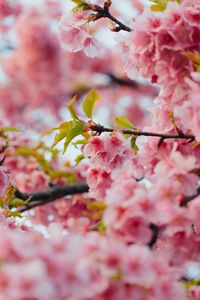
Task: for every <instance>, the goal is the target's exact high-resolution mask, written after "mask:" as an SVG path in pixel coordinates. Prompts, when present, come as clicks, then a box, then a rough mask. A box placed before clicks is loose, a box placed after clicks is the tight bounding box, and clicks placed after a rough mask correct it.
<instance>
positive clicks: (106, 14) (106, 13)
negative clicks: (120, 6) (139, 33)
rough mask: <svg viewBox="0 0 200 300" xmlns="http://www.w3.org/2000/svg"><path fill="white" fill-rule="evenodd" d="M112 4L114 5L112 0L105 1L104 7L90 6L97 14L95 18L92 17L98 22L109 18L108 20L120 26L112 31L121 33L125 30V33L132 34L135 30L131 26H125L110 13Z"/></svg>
mask: <svg viewBox="0 0 200 300" xmlns="http://www.w3.org/2000/svg"><path fill="white" fill-rule="evenodd" d="M111 4H112V2H111V1H110V0H107V1H105V3H104V6H103V7H101V6H99V5H92V4H90V8H91V10H92V11H94V12H96V13H97V14H95V15H94V16H92V20H93V21H96V20H99V19H101V18H107V19H109V20H111V21H112V22H114V23H115V24H117V25H118V26H117V27H115V28H112V31H115V32H119V31H121V30H124V31H127V32H131V31H132V30H133V29H132V28H130V27H129V26H127V25H125V24H123V23H122V22H121V21H119V20H118V19H116V18H115V17H114V16H113V15H112V14H111V13H110V10H109V8H110V6H111Z"/></svg>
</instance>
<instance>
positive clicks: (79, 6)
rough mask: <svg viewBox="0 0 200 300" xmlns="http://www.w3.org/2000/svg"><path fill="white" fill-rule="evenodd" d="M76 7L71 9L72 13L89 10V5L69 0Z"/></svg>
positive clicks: (81, 0) (78, 0)
mask: <svg viewBox="0 0 200 300" xmlns="http://www.w3.org/2000/svg"><path fill="white" fill-rule="evenodd" d="M71 1H72V2H73V3H74V4H76V6H75V7H74V8H73V11H74V12H76V11H77V10H79V9H80V10H90V5H89V4H88V3H87V2H85V1H83V0H71Z"/></svg>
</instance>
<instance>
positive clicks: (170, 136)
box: [89, 122, 195, 142]
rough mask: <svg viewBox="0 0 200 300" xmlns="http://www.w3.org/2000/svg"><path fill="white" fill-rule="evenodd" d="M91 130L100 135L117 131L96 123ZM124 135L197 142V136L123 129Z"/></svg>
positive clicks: (91, 124) (92, 123) (91, 126)
mask: <svg viewBox="0 0 200 300" xmlns="http://www.w3.org/2000/svg"><path fill="white" fill-rule="evenodd" d="M89 129H90V130H92V131H94V132H97V133H99V134H101V133H103V132H114V131H115V129H113V128H107V127H104V126H102V125H100V124H95V123H94V122H90V126H89ZM120 131H121V132H122V133H124V134H130V135H135V136H149V137H159V138H160V139H162V142H163V141H164V140H166V139H186V140H189V141H190V142H192V141H194V140H195V136H194V135H191V134H184V133H182V134H164V133H157V132H148V131H140V130H129V129H128V130H127V129H123V130H120Z"/></svg>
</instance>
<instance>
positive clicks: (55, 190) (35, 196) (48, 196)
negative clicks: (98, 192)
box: [15, 183, 89, 212]
mask: <svg viewBox="0 0 200 300" xmlns="http://www.w3.org/2000/svg"><path fill="white" fill-rule="evenodd" d="M88 190H89V187H88V185H87V184H86V183H76V184H72V185H64V186H53V187H52V188H50V189H48V190H43V191H38V192H33V193H30V194H26V193H22V192H20V191H19V190H16V192H15V196H16V197H17V198H19V199H21V200H24V201H26V200H29V201H28V203H27V204H26V205H25V207H24V208H22V209H20V212H24V211H27V210H30V209H32V208H34V207H37V206H41V205H44V204H47V203H50V202H52V201H55V200H57V199H59V198H62V197H66V196H72V195H75V194H83V193H87V192H88Z"/></svg>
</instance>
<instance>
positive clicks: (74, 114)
mask: <svg viewBox="0 0 200 300" xmlns="http://www.w3.org/2000/svg"><path fill="white" fill-rule="evenodd" d="M75 102H76V96H74V97H73V98H72V100H71V101H70V102H69V104H68V109H69V112H70V114H71V117H72V118H73V119H78V116H77V114H76V112H75V108H74V104H75Z"/></svg>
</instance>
